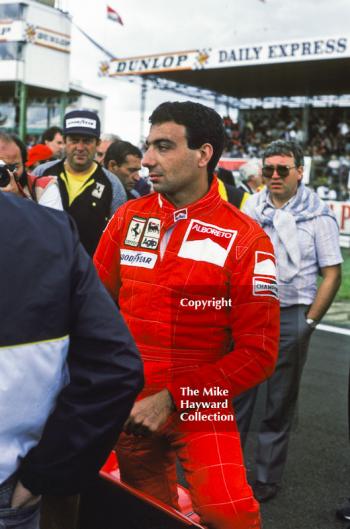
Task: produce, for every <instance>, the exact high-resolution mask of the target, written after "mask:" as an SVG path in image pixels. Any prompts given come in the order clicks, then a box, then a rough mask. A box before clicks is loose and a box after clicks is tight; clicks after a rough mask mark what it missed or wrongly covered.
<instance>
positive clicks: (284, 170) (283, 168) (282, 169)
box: [262, 164, 296, 178]
mask: <svg viewBox="0 0 350 529" xmlns="http://www.w3.org/2000/svg"><path fill="white" fill-rule="evenodd" d="M295 167H296V166H295V165H293V167H289V165H279V164H278V165H276V166H275V165H264V166H263V168H262V175H263V176H264V177H265V178H272V175H273V173H274V172H275V171H276V173H277V174H278V176H280V177H281V178H287V176H288V175H289V172H290V170H291V169H295Z"/></svg>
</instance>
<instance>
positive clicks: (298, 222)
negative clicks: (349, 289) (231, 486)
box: [235, 140, 342, 502]
mask: <svg viewBox="0 0 350 529" xmlns="http://www.w3.org/2000/svg"><path fill="white" fill-rule="evenodd" d="M303 165H304V162H303V152H302V150H301V148H300V147H299V146H298V144H296V143H293V142H288V141H284V140H277V141H274V142H272V143H271V144H270V145H268V146H267V148H266V150H265V152H264V155H263V167H262V174H263V178H264V183H265V184H266V187H265V188H264V189H263V190H262V191H261V192H260V193H256V194H254V195H252V196H251V197H250V198H249V199H248V200H247V202H246V204H245V206H244V208H243V211H244V212H245V213H247V214H248V215H249V216H251V217H253V218H254V219H255V220H256V221H257V222H258V223H259V224H260V225H261V226H262V227H263V229H264V230H265V232H266V233H267V234H268V235H269V237H270V239H271V241H272V243H273V246H274V250H275V254H276V258H277V260H276V262H277V279H278V290H279V298H280V303H281V338H280V349H279V359H278V361H277V367H276V370H275V372H274V374H273V375H272V376H271V377H270V378H269V379H268V380H267V382H266V384H267V400H266V409H265V415H264V418H263V420H262V422H261V425H260V429H259V433H258V448H257V454H256V480H257V481H256V482H255V485H254V486H253V489H254V494H255V497H256V499H257V500H258V501H260V502H263V501H268V500H269V499H271V498H273V497H274V496H275V495H276V494H277V492H278V489H279V486H280V482H281V479H282V474H283V470H284V466H285V463H286V459H287V451H288V440H289V433H290V430H291V427H292V422H293V415H294V410H295V405H296V402H297V397H298V390H299V385H300V380H301V375H302V370H303V366H304V363H305V361H306V355H307V350H308V345H309V340H310V337H311V334H312V331H313V330H314V329H315V327H316V325H317V323H318V322H319V321H320V320H321V319H322V317H323V316H324V315H325V313H326V312H327V310H328V308H329V306H330V305H331V303H332V301H333V298H334V296H335V294H336V292H337V290H338V288H339V286H340V282H341V262H342V256H341V253H340V248H339V230H338V226H337V223H336V220H335V217H334V215H333V213H332V212H331V210H330V209H329V208H328V206H327V205H326V204H325V203H324V202H323V201H322V200H320V198H319V197H318V196H317V194H316V193H315V192H313V191H311V190H310V189H309V188H307V187H305V186H304V184H303V182H302V178H303ZM319 274H320V275H321V277H322V280H321V282H320V284H319V285H317V278H318V275H319ZM256 395H257V388H254V389H253V390H250V391H248V392H247V393H245V394H243V395H242V396H240V397H239V398H238V399H236V402H235V407H236V412H237V420H238V424H239V428H240V431H241V438H242V443H243V444H244V441H245V439H246V434H247V431H248V430H249V424H250V419H251V416H252V412H253V408H254V404H255V399H256Z"/></svg>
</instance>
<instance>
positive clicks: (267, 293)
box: [168, 235, 280, 409]
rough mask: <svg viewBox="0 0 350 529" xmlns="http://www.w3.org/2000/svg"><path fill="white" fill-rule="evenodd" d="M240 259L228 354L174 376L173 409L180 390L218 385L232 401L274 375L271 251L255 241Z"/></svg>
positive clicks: (275, 308)
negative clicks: (226, 390)
mask: <svg viewBox="0 0 350 529" xmlns="http://www.w3.org/2000/svg"><path fill="white" fill-rule="evenodd" d="M242 251H244V255H243V256H242V257H241V258H240V259H239V261H238V263H237V261H236V263H235V264H234V263H233V264H232V274H231V300H232V302H231V306H232V309H231V331H232V338H233V349H232V350H231V351H230V352H229V353H227V354H226V355H225V356H223V357H222V358H221V359H220V360H218V361H217V362H215V363H214V364H206V365H203V366H201V367H199V368H198V369H197V370H196V371H195V372H191V373H186V374H182V375H179V376H175V375H174V377H173V379H172V383H171V384H170V385H169V386H168V389H169V391H170V392H171V394H172V397H173V399H174V402H175V405H176V407H177V408H178V409H180V408H179V405H180V401H181V399H182V398H183V397H181V391H180V388H181V387H184V386H188V387H190V388H196V389H199V391H200V394H202V393H203V389H204V388H210V387H214V386H219V387H220V388H223V389H228V390H229V395H230V396H231V397H235V396H236V395H239V394H240V393H242V392H243V391H246V390H248V389H250V388H252V387H254V386H256V385H257V384H259V383H260V382H262V381H263V380H264V379H266V378H267V377H269V376H270V375H271V374H272V373H273V370H274V367H275V364H276V361H277V355H278V344H279V329H280V318H279V302H278V297H277V283H276V275H275V258H274V253H273V247H272V244H271V242H270V240H269V238H268V237H267V236H266V235H262V236H259V238H257V239H256V240H255V242H254V243H253V244H251V245H250V246H249V248H245V249H242Z"/></svg>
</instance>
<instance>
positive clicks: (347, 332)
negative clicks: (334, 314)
mask: <svg viewBox="0 0 350 529" xmlns="http://www.w3.org/2000/svg"><path fill="white" fill-rule="evenodd" d="M317 330H318V331H327V332H333V333H335V334H345V335H346V336H350V329H344V328H343V327H335V326H334V325H324V324H323V323H320V324H319V325H317Z"/></svg>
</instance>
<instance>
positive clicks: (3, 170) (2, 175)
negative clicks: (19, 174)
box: [0, 160, 16, 187]
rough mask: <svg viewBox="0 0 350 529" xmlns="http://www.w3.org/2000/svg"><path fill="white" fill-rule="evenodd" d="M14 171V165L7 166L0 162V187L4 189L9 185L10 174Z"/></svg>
mask: <svg viewBox="0 0 350 529" xmlns="http://www.w3.org/2000/svg"><path fill="white" fill-rule="evenodd" d="M9 171H10V172H11V173H14V172H15V171H16V165H15V164H7V163H5V162H4V161H3V160H0V187H6V186H7V185H8V184H9V183H10V173H9Z"/></svg>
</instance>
